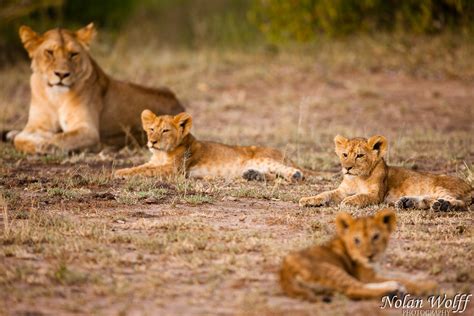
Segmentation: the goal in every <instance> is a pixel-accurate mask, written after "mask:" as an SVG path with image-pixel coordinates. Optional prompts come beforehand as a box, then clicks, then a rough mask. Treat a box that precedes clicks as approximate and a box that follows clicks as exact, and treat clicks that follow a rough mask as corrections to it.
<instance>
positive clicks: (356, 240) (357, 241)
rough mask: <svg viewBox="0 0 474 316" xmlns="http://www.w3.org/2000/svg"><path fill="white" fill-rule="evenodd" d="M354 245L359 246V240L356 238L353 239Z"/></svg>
mask: <svg viewBox="0 0 474 316" xmlns="http://www.w3.org/2000/svg"><path fill="white" fill-rule="evenodd" d="M354 244H356V245H358V244H360V239H359V238H357V237H356V238H354Z"/></svg>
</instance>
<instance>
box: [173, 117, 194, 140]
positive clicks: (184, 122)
mask: <svg viewBox="0 0 474 316" xmlns="http://www.w3.org/2000/svg"><path fill="white" fill-rule="evenodd" d="M174 121H175V123H176V124H177V125H178V126H179V127H180V128H182V130H183V134H182V135H183V137H184V136H186V135H187V134H188V133H189V131H190V130H191V127H192V126H193V118H192V117H191V115H190V114H188V113H186V112H183V113H179V114H178V115H176V116H175V117H174Z"/></svg>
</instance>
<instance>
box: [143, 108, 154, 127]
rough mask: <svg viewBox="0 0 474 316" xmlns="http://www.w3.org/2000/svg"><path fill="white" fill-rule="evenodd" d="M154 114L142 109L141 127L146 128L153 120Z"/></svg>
mask: <svg viewBox="0 0 474 316" xmlns="http://www.w3.org/2000/svg"><path fill="white" fill-rule="evenodd" d="M155 118H156V115H155V114H154V113H153V112H152V111H150V110H143V112H142V125H143V128H144V129H145V128H148V126H150V124H151V123H153V121H154V120H155Z"/></svg>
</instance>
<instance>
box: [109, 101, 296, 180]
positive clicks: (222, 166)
mask: <svg viewBox="0 0 474 316" xmlns="http://www.w3.org/2000/svg"><path fill="white" fill-rule="evenodd" d="M142 123H143V129H144V130H145V131H146V133H147V136H148V143H147V145H148V148H149V149H150V151H151V152H152V153H153V156H152V158H151V160H150V161H149V162H148V163H146V164H143V165H141V166H137V167H134V168H127V169H121V170H117V171H116V176H117V177H130V176H134V175H143V176H156V177H170V176H175V175H179V174H184V175H186V176H189V177H197V178H213V177H223V178H235V177H244V178H246V179H247V180H263V179H266V178H273V177H275V176H280V177H283V178H285V179H287V180H289V181H299V180H302V179H303V172H302V171H301V169H299V168H298V167H296V166H295V165H294V164H293V163H292V162H291V161H289V160H288V159H286V158H285V157H284V155H283V154H282V153H281V152H280V151H279V150H277V149H273V148H265V147H256V146H228V145H224V144H219V143H214V142H204V141H198V140H196V138H194V136H193V135H192V134H191V133H190V130H191V126H192V118H191V116H190V115H189V114H187V113H180V114H178V115H176V116H170V115H163V116H156V115H155V114H154V113H153V112H151V111H149V110H145V111H143V113H142Z"/></svg>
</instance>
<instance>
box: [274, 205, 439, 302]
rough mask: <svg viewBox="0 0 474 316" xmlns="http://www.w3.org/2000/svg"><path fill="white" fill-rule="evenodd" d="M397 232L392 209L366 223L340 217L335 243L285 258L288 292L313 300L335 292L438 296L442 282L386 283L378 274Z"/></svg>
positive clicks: (354, 295) (356, 296)
mask: <svg viewBox="0 0 474 316" xmlns="http://www.w3.org/2000/svg"><path fill="white" fill-rule="evenodd" d="M395 228H396V216H395V213H394V212H393V211H391V210H389V209H384V210H381V211H379V212H377V213H376V214H375V215H374V216H366V217H361V218H353V217H352V216H351V215H350V214H348V213H340V214H339V215H338V216H337V218H336V229H337V234H336V236H335V237H334V238H333V239H331V240H330V241H328V242H327V243H325V244H323V245H315V246H312V247H309V248H306V249H303V250H301V251H298V252H294V253H291V254H289V255H288V256H286V257H285V258H284V260H283V265H282V267H281V270H280V284H281V286H282V288H283V291H284V292H285V293H286V294H287V295H289V296H292V297H299V298H302V299H306V300H310V301H317V300H318V299H320V298H322V297H324V296H328V295H332V294H333V293H335V292H338V293H341V294H344V295H346V296H348V297H349V298H352V299H372V298H380V297H382V296H384V295H388V294H394V293H396V292H408V293H410V294H413V295H425V294H430V293H432V292H433V291H434V290H435V289H436V288H437V284H436V282H433V281H411V280H405V279H393V278H385V277H382V276H379V275H377V273H376V272H375V269H374V268H373V265H374V264H375V263H376V261H377V259H378V258H379V257H380V256H381V255H382V254H383V252H384V251H385V249H386V247H387V243H388V241H389V238H390V234H391V233H392V232H393V230H394V229H395Z"/></svg>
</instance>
